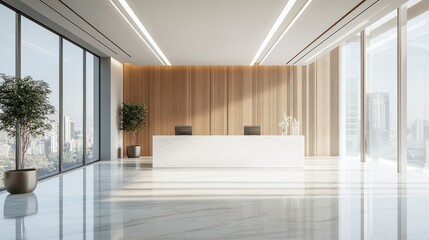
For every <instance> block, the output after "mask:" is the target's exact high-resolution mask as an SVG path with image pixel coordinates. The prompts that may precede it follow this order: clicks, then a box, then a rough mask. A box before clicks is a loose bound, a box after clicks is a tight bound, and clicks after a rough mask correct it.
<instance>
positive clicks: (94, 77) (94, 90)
mask: <svg viewBox="0 0 429 240" xmlns="http://www.w3.org/2000/svg"><path fill="white" fill-rule="evenodd" d="M99 69H100V59H99V58H98V57H95V56H94V55H92V54H91V53H88V52H87V53H86V98H85V99H86V139H85V146H86V150H85V160H86V162H93V161H95V160H98V159H99V147H98V146H99V144H100V139H99V136H100V132H99V121H100V120H99V112H100V109H99V106H100V104H99V84H100V82H99V79H100V77H99V73H100V71H99Z"/></svg>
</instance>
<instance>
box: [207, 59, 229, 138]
mask: <svg viewBox="0 0 429 240" xmlns="http://www.w3.org/2000/svg"><path fill="white" fill-rule="evenodd" d="M210 86H211V87H210V99H211V103H210V106H211V109H210V114H211V115H210V134H211V135H227V134H228V69H227V67H211V68H210Z"/></svg>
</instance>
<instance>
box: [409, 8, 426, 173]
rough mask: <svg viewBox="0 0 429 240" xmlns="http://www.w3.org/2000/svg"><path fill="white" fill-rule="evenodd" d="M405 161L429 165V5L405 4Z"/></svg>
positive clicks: (419, 165) (416, 164)
mask: <svg viewBox="0 0 429 240" xmlns="http://www.w3.org/2000/svg"><path fill="white" fill-rule="evenodd" d="M407 15H408V24H407V31H408V32H407V54H408V55H407V61H408V62H407V84H408V86H407V87H408V88H407V91H408V94H407V128H408V135H407V147H408V150H407V155H408V164H410V165H413V166H417V167H429V161H428V160H429V94H428V93H429V4H428V2H427V1H410V2H409V3H408V14H407Z"/></svg>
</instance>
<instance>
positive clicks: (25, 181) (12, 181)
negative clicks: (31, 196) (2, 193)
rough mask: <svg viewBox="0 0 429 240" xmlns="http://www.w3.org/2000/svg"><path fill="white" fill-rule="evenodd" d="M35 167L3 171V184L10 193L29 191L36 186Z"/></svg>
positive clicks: (37, 175)
mask: <svg viewBox="0 0 429 240" xmlns="http://www.w3.org/2000/svg"><path fill="white" fill-rule="evenodd" d="M38 177H39V174H38V173H37V169H34V168H29V169H20V170H12V171H7V172H5V173H4V185H5V188H6V190H7V191H8V192H10V193H12V194H21V193H31V192H33V191H34V189H36V187H37V180H38Z"/></svg>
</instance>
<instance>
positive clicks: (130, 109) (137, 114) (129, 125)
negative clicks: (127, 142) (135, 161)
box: [121, 103, 149, 158]
mask: <svg viewBox="0 0 429 240" xmlns="http://www.w3.org/2000/svg"><path fill="white" fill-rule="evenodd" d="M148 112H149V110H148V107H147V106H146V104H140V103H123V104H122V109H121V117H122V127H121V129H122V130H124V131H126V132H131V133H132V142H131V143H132V145H131V146H127V157H129V158H138V157H140V145H135V142H136V134H137V132H138V131H140V129H142V128H144V127H146V126H147V117H148Z"/></svg>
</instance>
